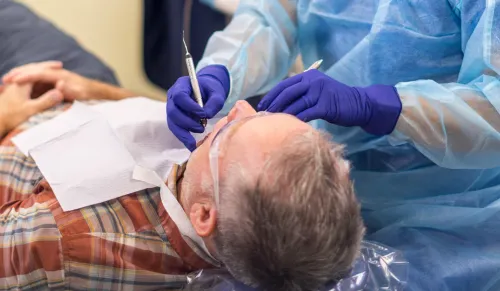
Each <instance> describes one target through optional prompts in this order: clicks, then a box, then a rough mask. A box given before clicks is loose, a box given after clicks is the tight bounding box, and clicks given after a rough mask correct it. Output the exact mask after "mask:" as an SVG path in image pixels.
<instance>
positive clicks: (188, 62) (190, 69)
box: [182, 31, 207, 127]
mask: <svg viewBox="0 0 500 291" xmlns="http://www.w3.org/2000/svg"><path fill="white" fill-rule="evenodd" d="M182 42H183V43H184V47H185V48H186V66H187V70H188V73H189V80H190V81H191V87H192V88H193V94H194V98H195V101H196V103H198V105H200V107H201V108H203V99H202V98H201V91H200V85H199V84H198V78H197V77H196V70H195V68H194V63H193V58H192V57H191V54H190V53H189V51H188V47H187V44H186V40H185V38H184V31H182ZM200 123H201V125H203V127H206V126H207V120H206V119H205V118H203V119H201V120H200Z"/></svg>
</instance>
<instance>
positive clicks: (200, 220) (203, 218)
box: [189, 202, 217, 237]
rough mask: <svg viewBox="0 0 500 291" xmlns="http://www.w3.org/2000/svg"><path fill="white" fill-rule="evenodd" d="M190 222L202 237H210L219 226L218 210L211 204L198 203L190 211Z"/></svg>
mask: <svg viewBox="0 0 500 291" xmlns="http://www.w3.org/2000/svg"><path fill="white" fill-rule="evenodd" d="M189 220H190V221H191V223H192V224H193V227H194V230H195V231H196V233H197V234H198V235H199V236H201V237H208V236H210V235H211V234H212V233H213V232H214V230H215V226H216V224H217V210H216V209H215V207H214V204H213V203H211V202H196V203H194V204H193V205H192V206H191V209H190V210H189Z"/></svg>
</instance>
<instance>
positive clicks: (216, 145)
mask: <svg viewBox="0 0 500 291" xmlns="http://www.w3.org/2000/svg"><path fill="white" fill-rule="evenodd" d="M271 114H275V113H270V112H266V111H261V112H258V113H257V114H255V115H251V116H247V117H243V118H240V119H235V120H232V121H231V122H228V123H227V124H225V125H224V126H223V127H222V128H221V129H220V130H219V131H218V132H217V133H216V135H215V137H214V138H213V139H212V142H211V144H210V151H209V154H208V158H209V162H210V171H211V172H212V179H213V183H214V199H215V205H216V207H217V208H219V156H220V150H221V147H220V146H221V144H222V143H223V142H224V141H225V140H228V139H229V138H230V136H231V135H232V134H234V133H235V132H236V131H237V129H238V128H239V127H240V126H242V125H243V124H244V123H246V122H247V121H249V120H251V119H254V118H256V117H261V116H265V115H271Z"/></svg>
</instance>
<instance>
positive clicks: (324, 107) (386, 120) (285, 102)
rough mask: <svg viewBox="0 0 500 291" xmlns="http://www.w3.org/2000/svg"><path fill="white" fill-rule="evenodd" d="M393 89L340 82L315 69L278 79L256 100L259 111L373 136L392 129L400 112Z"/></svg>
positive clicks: (394, 89) (383, 86)
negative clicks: (318, 121) (356, 129)
mask: <svg viewBox="0 0 500 291" xmlns="http://www.w3.org/2000/svg"><path fill="white" fill-rule="evenodd" d="M401 107H402V106H401V100H400V98H399V95H398V93H397V91H396V88H394V87H392V86H386V85H374V86H370V87H366V88H358V87H350V86H347V85H345V84H342V83H340V82H338V81H336V80H334V79H332V78H330V77H328V76H327V75H325V74H323V73H321V72H319V71H318V70H309V71H306V72H304V73H302V74H299V75H296V76H293V77H291V78H289V79H286V80H284V81H282V82H280V83H279V84H278V85H277V86H276V87H274V88H273V89H272V90H271V91H270V92H269V93H268V94H267V95H266V96H265V97H264V98H263V99H262V101H261V102H260V103H259V105H258V109H259V110H267V111H269V112H284V113H288V114H292V115H295V116H297V118H299V119H301V120H303V121H305V122H307V121H311V120H315V119H323V120H326V121H328V122H330V123H333V124H336V125H341V126H360V127H362V128H363V129H364V130H365V131H366V132H368V133H371V134H375V135H385V134H389V133H391V132H392V131H393V130H394V127H395V126H396V122H397V120H398V118H399V114H400V113H401Z"/></svg>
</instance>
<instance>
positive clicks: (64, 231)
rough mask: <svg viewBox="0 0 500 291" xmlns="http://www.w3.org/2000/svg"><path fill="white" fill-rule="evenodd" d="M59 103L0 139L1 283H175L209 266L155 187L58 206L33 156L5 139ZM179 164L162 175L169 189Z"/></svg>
mask: <svg viewBox="0 0 500 291" xmlns="http://www.w3.org/2000/svg"><path fill="white" fill-rule="evenodd" d="M63 110H64V108H63V107H62V106H61V107H59V108H57V109H55V110H50V111H46V112H44V113H42V114H39V115H36V116H34V117H32V118H31V119H30V120H29V121H28V122H26V123H25V124H23V125H22V126H21V127H20V128H18V129H16V130H14V131H13V132H11V133H9V134H8V135H7V136H6V137H4V138H3V140H2V141H1V143H0V264H1V265H0V290H19V289H22V290H48V289H50V290H90V289H93V290H170V289H180V288H182V286H183V285H184V284H185V282H186V274H187V273H190V272H192V271H195V270H198V269H202V268H210V267H211V265H210V264H209V263H208V262H207V260H206V259H204V258H206V257H205V256H204V253H203V252H202V251H201V250H199V249H196V250H195V249H192V248H190V247H189V246H188V245H187V244H186V243H185V241H184V240H183V239H182V237H181V235H180V233H179V230H178V229H177V227H176V226H175V224H174V223H173V221H172V220H171V219H170V217H169V216H168V214H167V212H166V211H165V209H164V207H163V205H162V203H161V200H160V195H159V190H158V189H157V188H153V189H147V190H144V191H139V192H137V193H133V194H130V195H126V196H123V197H120V198H118V199H114V200H110V201H107V202H105V203H101V204H97V205H93V206H89V207H85V208H82V209H79V210H75V211H68V212H63V210H62V209H61V207H60V205H59V203H58V202H57V199H56V198H55V196H54V193H53V192H52V190H51V188H50V185H49V184H48V183H47V182H46V181H45V180H44V179H43V177H42V175H41V173H40V171H39V170H38V168H37V166H36V164H35V162H34V161H33V160H32V159H31V158H29V157H26V156H24V155H23V154H22V153H21V152H20V151H18V150H17V148H16V147H15V146H14V145H13V144H12V142H11V138H12V137H13V136H15V135H16V134H18V133H19V132H21V131H22V130H24V129H26V128H29V127H31V126H33V125H36V124H38V123H40V122H43V121H45V120H48V119H50V118H52V117H54V116H55V115H57V114H58V113H60V112H61V111H63ZM180 169H181V168H177V167H175V168H174V170H173V171H172V174H171V175H170V177H169V179H168V183H167V184H168V186H169V187H170V188H171V190H172V191H173V192H174V193H175V190H176V189H175V181H176V179H177V178H176V175H177V172H180ZM98 194H99V193H96V195H98Z"/></svg>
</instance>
